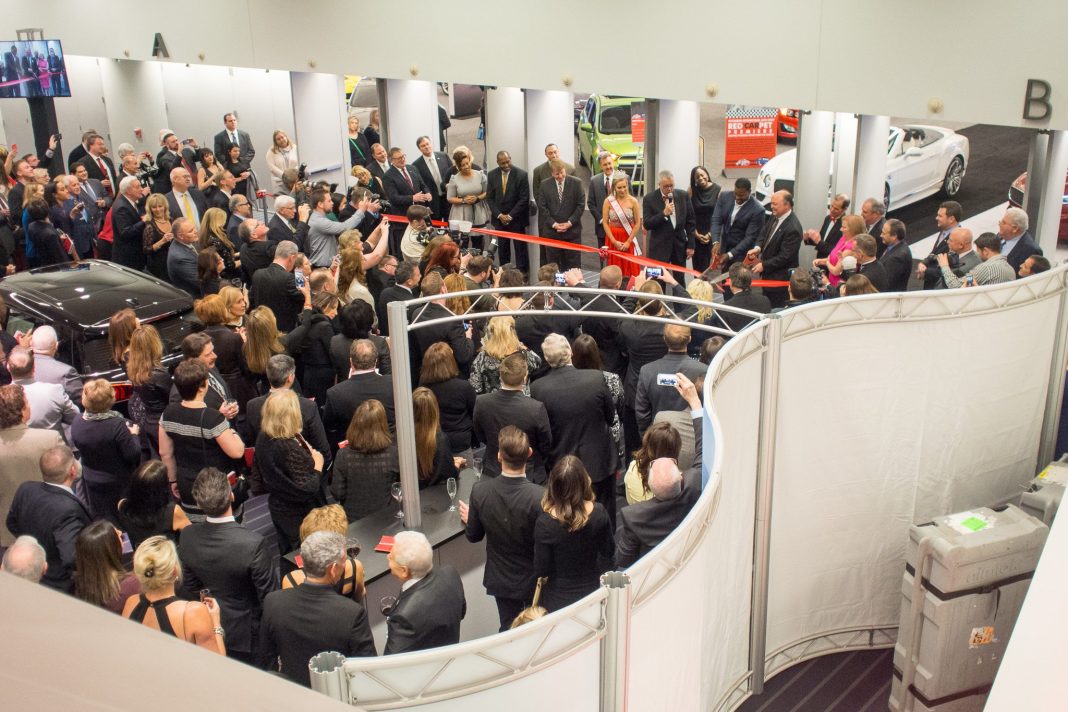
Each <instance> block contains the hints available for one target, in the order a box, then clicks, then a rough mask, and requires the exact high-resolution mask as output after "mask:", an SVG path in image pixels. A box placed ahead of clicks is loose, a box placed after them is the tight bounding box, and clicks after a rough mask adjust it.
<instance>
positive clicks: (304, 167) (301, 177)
mask: <svg viewBox="0 0 1068 712" xmlns="http://www.w3.org/2000/svg"><path fill="white" fill-rule="evenodd" d="M297 180H298V181H300V182H301V183H303V182H304V181H306V180H308V164H307V163H301V164H300V166H298V167H297Z"/></svg>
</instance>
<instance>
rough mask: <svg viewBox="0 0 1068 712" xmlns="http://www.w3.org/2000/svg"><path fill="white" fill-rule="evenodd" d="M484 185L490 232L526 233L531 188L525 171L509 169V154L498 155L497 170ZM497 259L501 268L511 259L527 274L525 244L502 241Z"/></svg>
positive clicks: (492, 171) (487, 178) (528, 256)
mask: <svg viewBox="0 0 1068 712" xmlns="http://www.w3.org/2000/svg"><path fill="white" fill-rule="evenodd" d="M486 183H487V188H486V200H487V201H488V202H489V205H490V213H491V214H492V216H493V217H492V219H491V220H492V223H493V229H494V230H504V231H507V232H517V233H526V231H527V225H528V224H529V222H530V184H529V182H528V181H527V174H526V171H524V170H523V169H521V168H516V167H515V166H513V165H512V157H511V155H509V153H508V151H498V152H497V167H496V168H494V169H493V170H491V171H490V172H489V174H488V175H487V176H486ZM513 253H514V254H513ZM497 256H498V258H499V260H500V263H501V264H502V265H503V264H507V263H509V262H512V261H513V259H514V260H515V266H516V268H517V269H518V270H519V271H520V272H522V273H523V274H527V273H528V272H529V271H530V255H529V253H528V252H527V243H525V242H520V241H518V240H516V241H513V240H510V239H507V238H504V239H501V240H500V241H499V250H498V252H497Z"/></svg>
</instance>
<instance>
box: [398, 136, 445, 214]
mask: <svg viewBox="0 0 1068 712" xmlns="http://www.w3.org/2000/svg"><path fill="white" fill-rule="evenodd" d="M430 160H432V161H434V163H435V164H436V165H437V167H438V175H440V176H441V177H442V180H444V178H445V174H446V173H447V172H448V170H449V169H450V168H452V161H450V160H449V157H448V156H446V155H445V154H444V153H442V152H441V151H434V153H433V154H432V155H431V158H430ZM426 162H427V158H426V156H424V155H423V154H422V153H420V154H419V157H418V158H416V159H415V162H414V163H410V164H409V165H408V171H409V172H410V171H411V170H412V166H415V169H416V170H417V171H418V172H419V176H420V177H421V178H422V179H423V185H425V186H426V188H427V192H428V193H430V194H431V195H433V196H434V201H433V202H432V203H431V205H432V207H433V211H434V217H435V218H440V219H441V220H447V219H448V214H449V209H448V203H447V202H446V201H445V185H444V183H438V182H437V181H436V180H434V174H433V173H431V171H430V168H429V167H428V166H427V164H426ZM405 185H407V183H405Z"/></svg>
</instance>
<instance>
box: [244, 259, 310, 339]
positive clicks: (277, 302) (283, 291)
mask: <svg viewBox="0 0 1068 712" xmlns="http://www.w3.org/2000/svg"><path fill="white" fill-rule="evenodd" d="M296 263H297V246H296V245H295V244H294V243H292V242H290V241H289V240H284V241H282V242H280V243H279V244H278V247H276V248H275V251H274V261H273V262H271V264H269V265H268V266H266V267H264V268H263V269H261V270H257V272H256V274H254V275H253V276H252V289H250V290H249V297H250V300H251V302H252V304H251V305H250V306H253V307H260V306H264V307H268V308H269V309H270V310H271V311H273V312H274V317H275V319H276V320H277V322H278V329H279V331H283V332H288V331H292V330H293V327H295V326H296V325H297V316H299V315H300V312H301V310H302V308H304V307H309V308H310V307H311V288H310V287H309V286H308V282H307V280H305V282H304V286H303V287H297V283H296V281H295V280H294V279H293V266H294V265H295V264H296Z"/></svg>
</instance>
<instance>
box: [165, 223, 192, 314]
mask: <svg viewBox="0 0 1068 712" xmlns="http://www.w3.org/2000/svg"><path fill="white" fill-rule="evenodd" d="M171 232H173V233H174V242H173V243H171V249H170V250H169V251H168V252H167V274H168V275H170V278H171V284H173V285H174V286H175V287H178V289H184V290H185V291H186V292H188V293H189V294H190V295H191V296H192V297H193V298H194V299H195V298H198V297H200V278H199V277H198V276H197V227H196V225H195V224H193V221H192V220H187V219H186V218H177V219H176V220H175V221H174V222H173V223H171Z"/></svg>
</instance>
